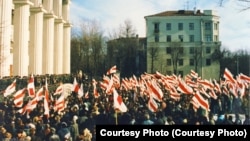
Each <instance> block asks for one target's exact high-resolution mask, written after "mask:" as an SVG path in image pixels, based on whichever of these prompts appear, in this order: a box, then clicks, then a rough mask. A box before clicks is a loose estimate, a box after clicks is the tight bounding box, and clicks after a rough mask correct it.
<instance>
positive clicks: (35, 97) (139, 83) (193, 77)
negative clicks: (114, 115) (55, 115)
mask: <svg viewBox="0 0 250 141" xmlns="http://www.w3.org/2000/svg"><path fill="white" fill-rule="evenodd" d="M116 72H117V67H116V66H113V67H111V68H110V69H109V70H108V71H107V72H106V75H103V79H102V80H101V81H96V80H95V79H93V80H92V86H93V93H92V94H93V97H94V98H99V96H100V95H101V94H105V95H107V96H110V95H112V96H113V107H114V109H116V110H118V111H120V112H127V110H128V109H127V106H126V104H125V103H124V102H123V97H122V94H119V93H118V92H119V91H118V90H125V91H130V90H134V92H135V94H134V100H136V98H137V97H139V96H144V95H146V96H148V101H147V105H148V109H149V110H151V111H152V112H157V111H158V110H159V104H158V103H160V102H163V97H164V94H166V93H165V91H167V94H169V96H170V98H171V99H172V100H176V101H178V100H180V98H181V95H183V94H186V95H190V96H192V99H191V100H190V103H191V104H192V105H193V107H194V108H195V109H198V108H200V107H201V108H203V109H205V110H206V111H207V112H209V111H210V107H209V99H210V98H213V99H217V97H218V95H220V94H226V95H228V96H229V95H230V94H233V95H234V96H235V97H236V98H238V97H240V98H242V97H243V96H244V95H245V90H246V88H248V87H249V83H250V77H249V76H247V75H244V74H242V73H241V74H239V75H237V76H236V77H234V76H233V75H232V73H231V72H230V71H229V70H228V69H227V68H226V69H225V71H224V75H223V77H224V79H223V80H222V79H221V80H220V81H217V80H215V79H210V80H207V79H201V78H200V77H199V75H198V73H196V72H195V71H193V70H191V71H190V74H188V75H186V76H185V77H183V78H182V77H181V76H176V75H163V74H161V73H160V72H156V73H155V74H149V73H144V74H142V75H141V76H140V77H136V76H135V75H133V76H132V77H130V78H120V77H119V76H118V75H117V74H116ZM98 86H100V88H101V89H102V93H100V91H98V90H97V87H98ZM72 92H74V93H75V94H77V96H78V98H86V99H87V98H89V92H88V91H86V92H84V90H83V84H80V83H78V82H77V79H76V78H74V81H73V83H66V84H61V85H59V86H58V87H57V89H56V91H55V92H54V93H53V94H50V93H49V90H48V84H47V79H46V83H45V86H43V87H42V88H40V89H39V90H38V91H37V92H36V91H35V85H34V77H33V75H31V77H30V79H29V82H28V85H27V88H23V89H21V90H18V91H16V80H14V81H13V82H12V84H10V85H9V86H8V87H7V88H6V89H5V91H4V93H3V95H4V97H7V96H10V95H13V97H14V104H15V106H16V107H19V108H20V110H19V111H18V112H20V113H22V114H25V113H27V114H29V113H30V112H31V111H32V110H33V109H34V108H35V107H36V105H37V103H38V101H41V100H43V102H44V108H45V110H44V115H46V116H48V117H49V110H50V107H51V106H52V107H53V109H54V111H57V112H61V111H63V110H64V108H65V107H66V106H67V100H66V99H67V97H68V95H70V94H72ZM26 93H28V97H29V98H30V100H29V101H28V103H27V104H26V105H23V99H24V97H25V96H26ZM56 95H58V98H57V99H55V100H54V99H53V97H54V96H56ZM51 100H54V101H55V102H54V105H51V104H52V103H50V101H51Z"/></svg>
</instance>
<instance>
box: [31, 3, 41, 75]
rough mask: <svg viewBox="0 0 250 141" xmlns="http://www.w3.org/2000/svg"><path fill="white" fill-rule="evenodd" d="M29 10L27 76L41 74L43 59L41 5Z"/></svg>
mask: <svg viewBox="0 0 250 141" xmlns="http://www.w3.org/2000/svg"><path fill="white" fill-rule="evenodd" d="M36 4H37V6H39V7H32V8H31V9H30V11H31V15H30V46H29V55H30V58H29V74H31V73H32V74H38V75H41V74H42V67H43V66H42V58H43V13H44V12H45V11H44V9H43V8H42V7H41V6H42V5H38V3H37V1H36Z"/></svg>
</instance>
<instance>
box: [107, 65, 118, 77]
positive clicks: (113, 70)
mask: <svg viewBox="0 0 250 141" xmlns="http://www.w3.org/2000/svg"><path fill="white" fill-rule="evenodd" d="M116 71H117V68H116V65H114V66H113V67H111V68H110V69H109V70H108V71H107V75H110V74H113V73H116Z"/></svg>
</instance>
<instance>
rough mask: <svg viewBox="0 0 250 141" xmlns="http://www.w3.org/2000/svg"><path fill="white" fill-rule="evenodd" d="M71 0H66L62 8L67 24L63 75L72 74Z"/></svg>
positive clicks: (65, 25) (64, 30)
mask: <svg viewBox="0 0 250 141" xmlns="http://www.w3.org/2000/svg"><path fill="white" fill-rule="evenodd" d="M69 5H70V0H65V1H64V3H63V7H62V17H63V19H64V21H66V23H64V26H63V27H64V28H63V73H64V74H70V54H71V53H70V49H71V48H70V42H71V24H70V23H69V13H70V7H69Z"/></svg>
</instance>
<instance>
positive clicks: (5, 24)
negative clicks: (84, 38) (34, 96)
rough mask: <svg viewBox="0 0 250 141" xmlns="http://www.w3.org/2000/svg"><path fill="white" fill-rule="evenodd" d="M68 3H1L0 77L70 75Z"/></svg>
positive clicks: (34, 0)
mask: <svg viewBox="0 0 250 141" xmlns="http://www.w3.org/2000/svg"><path fill="white" fill-rule="evenodd" d="M69 14H70V0H1V1H0V76H1V77H4V76H17V75H18V76H21V77H22V76H28V75H30V74H34V75H44V74H69V73H70V40H71V38H70V37H71V36H70V34H71V24H70V20H69V19H70V18H69Z"/></svg>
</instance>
